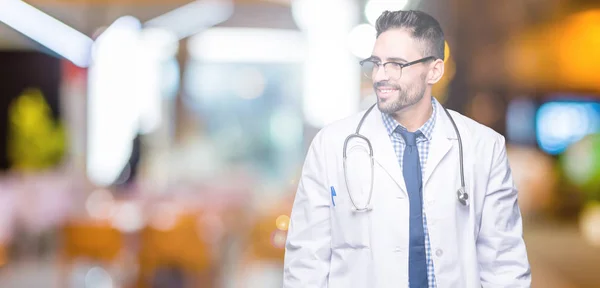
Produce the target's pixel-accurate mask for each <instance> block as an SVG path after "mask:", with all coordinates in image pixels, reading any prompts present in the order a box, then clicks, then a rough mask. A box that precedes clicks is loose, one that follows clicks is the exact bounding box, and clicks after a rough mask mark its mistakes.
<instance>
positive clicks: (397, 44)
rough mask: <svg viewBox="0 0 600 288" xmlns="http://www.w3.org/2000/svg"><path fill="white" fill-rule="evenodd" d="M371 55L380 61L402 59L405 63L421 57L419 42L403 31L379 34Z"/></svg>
mask: <svg viewBox="0 0 600 288" xmlns="http://www.w3.org/2000/svg"><path fill="white" fill-rule="evenodd" d="M372 55H373V56H376V57H378V58H380V59H382V60H385V59H388V58H402V59H405V60H406V61H413V60H416V59H419V58H421V57H422V56H421V49H420V45H419V42H418V41H416V40H415V39H414V38H413V37H412V36H411V34H410V32H408V31H406V30H405V29H390V30H388V31H385V32H383V33H381V35H379V37H378V38H377V40H376V41H375V46H374V48H373V53H372Z"/></svg>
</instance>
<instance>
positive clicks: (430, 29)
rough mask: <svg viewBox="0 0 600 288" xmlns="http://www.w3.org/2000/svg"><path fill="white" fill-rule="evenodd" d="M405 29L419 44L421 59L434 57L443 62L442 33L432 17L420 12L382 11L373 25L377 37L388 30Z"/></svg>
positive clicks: (438, 24)
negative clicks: (421, 53) (421, 48)
mask: <svg viewBox="0 0 600 288" xmlns="http://www.w3.org/2000/svg"><path fill="white" fill-rule="evenodd" d="M395 28H400V29H406V30H407V31H409V32H410V33H411V34H412V36H413V37H414V38H415V39H417V41H418V42H421V44H422V47H423V57H427V56H434V57H436V58H438V59H442V60H444V48H445V42H444V41H445V40H444V32H443V31H442V27H441V26H440V23H439V22H438V21H437V20H436V19H435V18H433V16H431V15H429V14H427V13H425V12H422V11H415V10H409V11H402V10H400V11H384V12H383V13H382V14H381V16H379V18H378V19H377V22H376V23H375V29H377V37H379V35H381V33H383V32H385V31H387V30H390V29H395Z"/></svg>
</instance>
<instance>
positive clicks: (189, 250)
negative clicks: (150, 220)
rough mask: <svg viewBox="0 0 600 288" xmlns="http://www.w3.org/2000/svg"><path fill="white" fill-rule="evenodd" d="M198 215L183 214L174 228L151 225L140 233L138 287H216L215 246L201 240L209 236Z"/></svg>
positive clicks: (179, 216)
mask: <svg viewBox="0 0 600 288" xmlns="http://www.w3.org/2000/svg"><path fill="white" fill-rule="evenodd" d="M199 219H200V218H199V217H198V215H197V214H195V213H181V214H179V215H178V216H177V218H176V220H175V222H174V223H173V225H172V226H171V227H167V228H166V229H164V227H163V229H158V228H156V227H153V226H151V225H148V226H146V227H145V228H144V229H143V230H142V232H141V239H140V241H141V242H140V252H139V264H140V266H139V267H140V270H139V271H140V273H139V277H138V285H137V287H139V288H142V287H143V288H146V287H149V288H150V287H151V288H155V287H156V288H158V287H173V288H177V287H178V285H185V284H184V283H182V282H181V277H184V278H186V279H185V280H186V281H185V282H186V284H189V285H185V286H184V287H215V278H216V277H214V276H215V273H214V272H215V269H216V267H215V266H217V265H215V262H216V261H215V259H214V257H213V251H212V249H213V247H211V245H210V243H208V241H206V240H205V239H203V237H201V235H202V234H201V233H208V230H207V229H206V228H205V226H204V223H202V222H200V221H199Z"/></svg>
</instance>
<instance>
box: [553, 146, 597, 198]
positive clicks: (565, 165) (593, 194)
mask: <svg viewBox="0 0 600 288" xmlns="http://www.w3.org/2000/svg"><path fill="white" fill-rule="evenodd" d="M559 161H560V164H561V168H562V170H563V171H562V172H563V174H564V175H565V176H566V178H567V179H568V180H569V182H570V183H571V184H572V185H574V186H575V187H577V188H578V189H581V191H582V192H584V193H585V198H586V199H585V200H588V201H600V134H592V135H587V136H585V137H584V138H582V139H581V140H579V141H577V142H576V143H574V144H572V145H571V146H569V148H567V150H566V151H565V153H563V154H562V155H561V156H560V160H559Z"/></svg>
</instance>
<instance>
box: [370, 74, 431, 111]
mask: <svg viewBox="0 0 600 288" xmlns="http://www.w3.org/2000/svg"><path fill="white" fill-rule="evenodd" d="M426 75H427V74H426V73H424V74H422V75H421V77H420V80H421V81H417V83H415V84H413V85H410V86H402V85H394V84H392V83H390V82H388V81H380V82H377V83H375V84H373V88H374V89H375V93H376V94H377V93H379V91H377V88H379V87H392V88H393V89H397V90H398V92H397V94H396V95H395V96H392V97H389V98H387V99H385V100H382V99H381V98H380V97H377V108H378V109H379V111H381V112H382V113H386V114H394V113H396V112H398V111H400V110H402V109H404V108H406V107H409V106H412V105H414V104H416V103H418V102H419V101H421V99H423V96H425V88H426V87H425V77H426Z"/></svg>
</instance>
